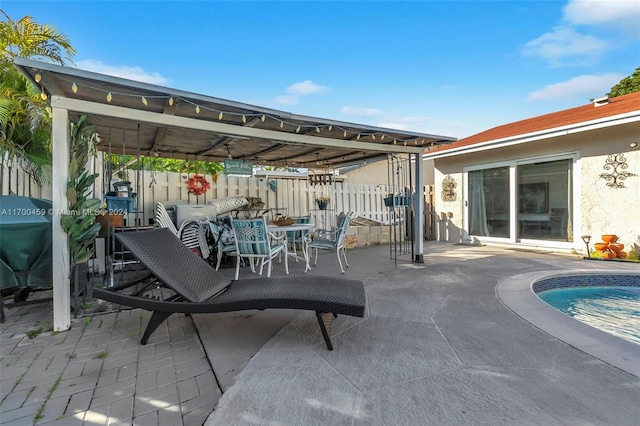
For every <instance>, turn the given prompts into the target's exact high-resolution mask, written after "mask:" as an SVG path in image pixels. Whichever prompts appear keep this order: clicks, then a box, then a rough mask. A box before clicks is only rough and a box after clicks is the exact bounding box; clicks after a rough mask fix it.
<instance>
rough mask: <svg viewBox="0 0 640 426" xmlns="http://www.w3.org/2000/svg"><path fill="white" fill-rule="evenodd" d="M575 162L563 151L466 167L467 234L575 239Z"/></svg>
mask: <svg viewBox="0 0 640 426" xmlns="http://www.w3.org/2000/svg"><path fill="white" fill-rule="evenodd" d="M574 161H575V159H574V156H571V155H565V156H564V158H562V157H548V158H545V159H539V158H538V159H535V160H533V159H532V160H519V161H513V162H509V163H501V164H499V165H498V164H496V165H494V166H491V165H487V167H486V168H480V169H478V168H477V167H473V169H470V170H468V171H467V188H468V189H467V192H466V207H467V209H466V217H467V219H466V223H467V224H468V226H467V229H466V230H467V232H468V234H469V235H470V236H476V237H493V238H504V239H508V240H510V241H511V242H517V241H523V240H525V241H526V240H547V241H562V242H571V241H572V240H573V211H572V206H573V162H574Z"/></svg>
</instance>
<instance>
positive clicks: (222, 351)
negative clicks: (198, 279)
mask: <svg viewBox="0 0 640 426" xmlns="http://www.w3.org/2000/svg"><path fill="white" fill-rule="evenodd" d="M389 254H390V252H389V248H388V247H386V246H380V247H370V248H367V249H357V250H351V251H349V253H348V256H349V262H350V264H351V267H350V268H348V269H347V271H346V274H345V275H342V274H341V273H340V270H339V268H338V265H337V261H336V260H335V255H333V254H330V253H326V254H320V256H319V260H318V266H315V267H313V268H312V270H311V271H310V272H309V274H314V275H316V274H317V275H330V276H345V277H347V278H351V279H360V280H362V281H363V282H364V283H365V289H366V292H367V312H366V314H365V317H364V318H352V317H342V316H341V317H338V318H337V319H336V320H335V321H334V324H333V328H332V340H333V343H334V347H335V350H334V351H328V350H327V349H326V346H325V345H324V341H323V339H322V336H321V334H320V332H319V329H318V326H317V322H316V318H315V316H314V315H313V313H309V312H300V311H287V310H282V311H280V310H271V311H251V312H238V313H228V314H215V315H214V314H206V315H205V314H203V315H193V316H192V317H188V316H184V315H173V316H171V317H170V318H169V319H168V320H167V321H166V322H165V323H163V324H162V325H161V326H160V327H159V328H158V330H157V331H156V332H155V333H154V334H153V335H152V336H151V339H150V341H149V343H148V344H147V345H146V346H141V345H140V344H139V339H140V335H141V332H142V330H143V329H144V327H145V325H146V322H147V321H148V318H149V313H147V312H143V311H140V310H125V311H120V312H117V313H116V312H113V313H107V314H103V315H98V316H95V317H93V319H91V320H86V319H83V318H80V319H78V320H76V321H74V324H73V327H72V328H71V329H70V330H69V331H66V332H63V333H52V332H50V331H46V330H47V328H48V326H49V324H50V323H51V322H52V319H51V305H50V304H49V303H42V304H37V305H27V306H22V307H16V308H12V309H9V310H8V311H7V322H6V323H4V324H2V325H1V326H0V331H1V332H0V338H1V341H0V343H1V345H0V401H1V403H0V422H1V423H2V424H3V425H5V424H6V425H25V424H26V425H32V424H37V425H75V424H78V425H92V426H94V425H107V424H123V425H130V424H136V425H143V424H151V425H161V424H170V425H202V424H207V425H214V426H216V425H227V424H233V425H257V424H286V425H289V424H292V425H298V424H305V425H308V424H344V425H365V424H366V425H372V424H375V425H378V424H380V425H384V424H390V425H391V424H393V425H397V424H402V425H425V424H434V425H447V424H451V425H461V424H536V425H538V424H563V425H574V424H592V425H611V424H616V425H635V424H637V419H638V418H640V406H639V405H638V404H637V402H638V400H640V378H639V377H638V375H635V374H630V373H629V372H628V371H625V370H624V369H620V368H617V367H616V366H614V365H611V364H610V363H608V362H605V361H603V360H602V358H605V355H602V358H600V357H599V356H600V355H599V354H600V352H599V351H603V352H606V351H607V350H609V351H610V350H611V342H614V341H615V339H618V338H615V339H613V338H611V337H608V335H607V336H604V337H603V338H602V339H597V338H595V340H593V341H592V342H591V343H592V344H591V345H589V346H590V347H591V349H594V351H593V352H588V351H589V348H587V347H583V348H582V349H583V350H580V349H578V348H576V347H574V346H573V345H572V344H568V343H566V342H565V341H563V340H562V338H566V336H567V334H571V333H572V330H577V326H576V327H574V328H571V327H572V325H571V324H572V323H571V322H569V327H570V328H569V331H568V332H565V331H563V330H562V329H561V328H560V327H556V325H557V324H560V322H557V323H555V325H554V322H553V321H551V320H549V319H548V320H547V322H548V324H546V325H545V327H549V328H548V329H547V328H544V330H546V331H543V329H542V327H541V326H539V325H532V324H531V323H530V322H528V321H525V319H523V318H526V313H527V309H530V310H531V311H535V310H536V309H537V308H539V307H540V306H541V305H538V306H537V307H536V306H534V307H533V309H532V308H531V305H528V304H525V303H523V302H521V301H519V299H518V296H522V295H523V294H525V293H526V291H525V290H523V289H518V288H506V287H505V288H502V287H501V286H500V287H498V284H499V283H502V282H504V281H505V280H507V279H510V278H511V277H514V276H517V277H519V279H522V278H523V277H524V278H525V281H526V280H528V279H529V278H531V277H532V276H537V274H540V273H548V272H549V271H552V272H555V271H565V270H596V269H603V268H605V269H606V268H610V269H611V270H620V269H622V270H632V271H638V270H640V267H639V266H638V265H637V264H630V263H620V262H616V263H610V262H589V261H585V260H581V259H579V258H577V257H575V256H567V255H555V254H541V253H533V252H523V251H512V250H503V249H500V248H495V247H493V248H492V247H473V246H456V245H451V244H443V243H427V244H426V246H425V263H424V264H414V263H411V262H410V261H409V260H410V256H404V257H400V258H399V259H398V261H397V262H395V261H393V260H391V259H390V258H389ZM292 265H293V266H292ZM292 265H290V267H291V266H292V269H295V268H296V266H300V265H296V264H295V263H293V264H292ZM222 272H223V273H224V274H228V275H229V276H233V273H234V271H233V270H232V269H223V270H222ZM297 272H298V271H295V270H292V273H297ZM281 273H284V265H281V264H278V263H276V264H275V265H274V272H273V274H274V275H277V274H281ZM242 277H243V278H250V277H251V273H250V271H248V270H243V271H242ZM498 295H500V297H498ZM508 298H512V301H513V310H512V309H510V308H509V307H507V306H505V304H504V303H503V301H504V300H505V299H508ZM501 299H502V300H501ZM523 312H524V313H523ZM38 328H42V331H41V332H40V333H39V334H38V335H37V336H36V337H35V338H33V339H30V338H29V337H27V336H26V334H25V333H26V332H27V331H28V330H35V329H38ZM563 333H564V334H563ZM577 334H580V333H579V332H577ZM557 336H559V337H561V338H558V337H557ZM636 346H638V345H635V346H631V348H632V350H631V352H630V353H625V354H624V356H625V357H628V358H629V362H631V363H636V364H637V365H640V348H637V347H636ZM223 392H224V393H223Z"/></svg>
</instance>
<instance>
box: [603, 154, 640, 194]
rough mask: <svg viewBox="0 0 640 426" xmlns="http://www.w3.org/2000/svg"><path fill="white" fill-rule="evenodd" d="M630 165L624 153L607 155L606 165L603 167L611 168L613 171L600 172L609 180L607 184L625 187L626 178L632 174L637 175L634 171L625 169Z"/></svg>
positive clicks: (613, 186) (614, 186)
mask: <svg viewBox="0 0 640 426" xmlns="http://www.w3.org/2000/svg"><path fill="white" fill-rule="evenodd" d="M628 167H629V165H628V164H627V159H626V158H625V157H624V154H611V155H608V156H607V159H606V160H605V165H604V166H603V167H602V168H603V169H605V170H610V171H611V173H600V177H601V178H602V179H604V180H606V181H607V186H610V187H612V188H625V186H624V182H623V181H624V180H625V179H627V178H628V177H630V176H636V174H634V173H630V172H627V171H625V169H627V168H628Z"/></svg>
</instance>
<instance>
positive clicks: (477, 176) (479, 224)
mask: <svg viewBox="0 0 640 426" xmlns="http://www.w3.org/2000/svg"><path fill="white" fill-rule="evenodd" d="M509 193H510V191H509V167H497V168H493V169H485V170H475V171H471V172H469V194H468V200H469V234H470V235H475V236H485V237H504V238H509V227H510V223H511V218H510V214H509Z"/></svg>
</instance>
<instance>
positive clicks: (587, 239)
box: [580, 235, 591, 258]
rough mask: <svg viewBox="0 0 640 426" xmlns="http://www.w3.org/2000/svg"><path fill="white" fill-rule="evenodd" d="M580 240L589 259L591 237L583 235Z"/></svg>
mask: <svg viewBox="0 0 640 426" xmlns="http://www.w3.org/2000/svg"><path fill="white" fill-rule="evenodd" d="M580 238H582V241H584V243H585V244H586V245H587V256H588V257H589V258H591V251H589V241H591V235H583V236H581V237H580Z"/></svg>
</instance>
